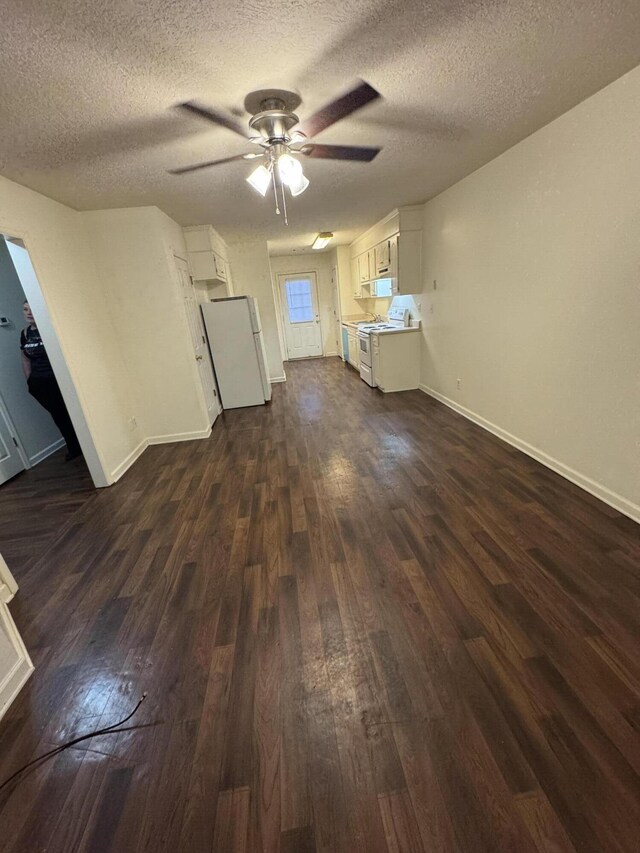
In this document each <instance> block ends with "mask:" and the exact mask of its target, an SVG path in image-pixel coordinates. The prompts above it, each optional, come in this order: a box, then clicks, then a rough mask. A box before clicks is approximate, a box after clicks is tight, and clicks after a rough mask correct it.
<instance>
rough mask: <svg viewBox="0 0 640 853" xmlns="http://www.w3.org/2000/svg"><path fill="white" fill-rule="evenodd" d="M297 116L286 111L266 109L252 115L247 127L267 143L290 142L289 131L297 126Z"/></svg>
mask: <svg viewBox="0 0 640 853" xmlns="http://www.w3.org/2000/svg"><path fill="white" fill-rule="evenodd" d="M298 121H299V119H298V116H297V115H296V114H295V113H291V112H288V111H287V110H284V109H281V108H278V109H267V110H263V111H262V112H260V113H257V115H254V116H253V117H252V118H251V120H250V121H249V127H250V128H251V129H252V130H255V131H257V132H258V133H259V134H260V135H261V136H262V137H263V138H264V139H266V140H267V141H268V142H273V141H277V140H284V141H286V142H288V141H289V140H290V138H291V137H290V136H289V131H290V130H291V128H292V127H294V126H295V125H296V124H298Z"/></svg>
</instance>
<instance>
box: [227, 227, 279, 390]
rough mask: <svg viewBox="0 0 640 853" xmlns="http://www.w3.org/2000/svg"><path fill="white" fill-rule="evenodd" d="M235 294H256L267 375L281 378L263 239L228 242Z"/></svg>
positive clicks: (266, 252)
mask: <svg viewBox="0 0 640 853" xmlns="http://www.w3.org/2000/svg"><path fill="white" fill-rule="evenodd" d="M227 251H228V258H229V263H230V264H231V271H232V275H233V290H234V293H235V294H236V296H255V297H256V299H257V301H258V307H259V309H260V318H261V320H262V332H263V335H264V344H265V348H266V351H267V361H268V363H269V364H268V369H269V379H270V380H271V381H272V382H281V381H282V380H283V379H284V378H285V375H284V368H283V365H282V350H281V349H280V338H279V335H278V325H277V321H276V308H275V304H274V301H273V288H272V286H271V267H270V265H269V252H268V250H267V244H266V242H264V241H263V242H247V243H232V244H230V245H229V246H227Z"/></svg>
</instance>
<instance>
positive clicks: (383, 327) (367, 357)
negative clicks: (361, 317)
mask: <svg viewBox="0 0 640 853" xmlns="http://www.w3.org/2000/svg"><path fill="white" fill-rule="evenodd" d="M409 322H410V318H409V309H408V308H390V309H389V314H388V316H387V320H386V322H382V323H366V324H364V325H361V326H358V345H359V347H360V378H361V379H363V380H364V381H365V382H366V383H367V385H370V386H371V387H372V388H375V387H377V384H378V383H377V382H376V377H375V372H374V369H373V359H372V356H371V348H372V343H371V332H376V333H379V332H399V331H401V330H402V329H406V328H407V326H408V325H409Z"/></svg>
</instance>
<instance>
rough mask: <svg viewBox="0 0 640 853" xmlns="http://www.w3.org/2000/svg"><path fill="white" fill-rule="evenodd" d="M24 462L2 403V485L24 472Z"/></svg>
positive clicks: (0, 474) (0, 418)
mask: <svg viewBox="0 0 640 853" xmlns="http://www.w3.org/2000/svg"><path fill="white" fill-rule="evenodd" d="M24 467H25V465H24V462H23V460H22V456H20V453H19V452H18V446H17V444H16V439H15V438H14V430H13V427H12V426H11V424H10V422H9V418H8V415H7V413H6V410H5V408H4V405H3V404H2V402H1V401H0V485H2V483H6V482H7V480H10V479H11V477H15V475H16V474H19V473H20V471H24Z"/></svg>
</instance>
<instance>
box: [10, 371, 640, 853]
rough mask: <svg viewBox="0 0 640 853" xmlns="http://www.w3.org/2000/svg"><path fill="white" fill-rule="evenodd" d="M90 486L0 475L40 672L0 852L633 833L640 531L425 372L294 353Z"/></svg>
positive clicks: (78, 470) (497, 846)
mask: <svg viewBox="0 0 640 853" xmlns="http://www.w3.org/2000/svg"><path fill="white" fill-rule="evenodd" d="M287 377H288V381H287V382H286V383H284V384H279V385H276V386H274V396H273V401H272V403H271V404H270V405H268V406H264V407H256V408H252V409H244V410H232V411H229V412H227V413H225V414H224V415H223V416H221V417H220V418H219V420H218V422H217V423H216V424H215V426H214V430H213V434H212V436H211V438H210V439H209V440H206V441H194V442H186V443H182V444H172V445H162V446H154V447H150V448H149V449H147V450H146V451H145V453H144V454H143V456H142V457H141V458H140V460H139V461H138V462H137V463H136V464H135V466H134V467H133V468H132V469H131V470H130V471H128V472H127V474H126V475H125V476H124V477H123V479H122V480H121V481H120V482H119V483H117V484H116V485H115V486H113V487H111V488H109V489H104V490H100V491H94V490H93V488H92V486H91V481H90V478H89V476H88V474H87V472H86V469H85V468H84V467H83V465H82V463H81V462H80V464H77V463H76V462H74V463H69V465H67V466H64V463H62V461H61V455H60V454H57V455H55V456H54V457H52V458H51V459H49V460H47V461H45V462H43V463H42V464H41V465H40V466H38V467H37V468H35V469H33V470H32V471H29V472H26V473H23V474H21V475H19V476H18V477H17V478H16V479H15V480H14V481H12V482H10V483H8V484H7V485H6V486H4V487H3V488H2V489H0V552H2V554H3V556H4V557H5V558H6V560H7V563H8V564H9V566H10V568H11V569H12V571H13V573H14V575H15V577H16V579H17V581H18V583H19V584H20V592H19V593H18V595H17V597H16V599H15V601H14V603H13V604H12V605H11V609H12V613H13V616H14V618H15V620H16V623H17V624H18V627H19V629H20V632H21V634H22V636H23V639H24V641H25V644H26V646H27V648H28V649H29V652H30V654H31V656H32V659H33V662H34V664H35V667H36V670H35V673H34V675H33V677H32V678H31V681H30V682H29V683H28V684H27V686H26V687H25V689H24V690H23V692H22V693H21V694H20V696H19V697H18V699H17V700H16V702H15V703H14V705H13V706H12V707H11V709H10V711H9V712H8V714H7V715H6V717H5V718H4V720H3V721H2V722H1V723H0V781H1V780H2V779H4V778H5V777H7V776H8V775H9V774H10V773H11V772H12V771H13V770H14V769H15V768H17V767H19V766H20V765H22V764H24V763H25V762H27V761H28V760H30V759H31V758H32V757H34V756H35V755H37V754H39V753H41V752H44V751H46V750H47V749H50V748H51V747H52V746H54V745H56V744H59V743H61V742H64V741H66V740H69V739H70V738H72V737H74V736H77V734H81V733H84V732H85V731H90V730H92V729H98V728H101V727H103V726H106V725H109V724H111V723H114V722H116V721H117V720H118V719H120V718H122V717H124V716H126V715H127V714H128V713H129V711H130V710H131V709H132V708H133V706H134V705H135V703H136V701H137V700H138V698H139V696H140V694H141V693H142V691H145V690H146V691H148V697H147V699H146V701H145V703H144V704H143V705H142V707H141V709H140V711H139V712H138V713H137V715H136V716H135V718H134V719H133V720H132V721H131V723H130V724H129V725H130V726H135V725H140V726H143V727H141V728H137V729H131V730H129V731H127V732H125V733H122V734H117V735H106V736H103V737H100V738H96V739H94V740H89V741H85V742H83V743H82V744H80V745H79V746H78V747H77V748H72V749H69V750H66V751H65V752H63V753H61V754H60V755H59V756H57V757H56V758H55V759H54V760H52V761H50V762H48V763H45V764H44V765H43V766H41V767H39V768H38V769H37V770H36V771H35V772H33V773H30V774H29V775H27V776H26V778H25V779H24V780H23V781H22V782H21V783H20V784H19V785H18V786H17V787H11V788H8V789H6V790H4V791H2V792H0V826H1V827H2V830H1V832H0V850H1V851H2V853H32V851H36V850H41V849H46V850H47V851H49V853H68V852H69V851H91V853H94V851H114V853H115V851H118V853H133V851H153V853H160V851H172V853H175V851H184V853H186V851H189V853H191V851H195V853H200V851H215V853H231V851H233V853H239V851H247V853H254V851H265V853H272V851H281V853H307V851H326V853H355V852H356V851H358V853H392V851H393V852H394V853H395V851H411V853H413V851H415V852H416V853H418V851H425V853H427V851H428V853H441V851H442V853H454V851H455V853H502V852H503V851H514V853H546V852H547V851H554V853H556V851H557V853H572V851H576V853H578V851H587V853H609V851H610V852H611V853H614V851H616V853H622V851H624V853H631V852H632V851H635V850H636V849H637V839H638V837H639V835H640V775H639V774H640V737H639V732H640V664H639V663H638V662H639V661H640V639H639V629H640V625H639V618H638V614H639V613H640V569H639V568H638V567H639V565H640V527H639V526H638V525H637V524H635V523H634V522H632V521H630V520H629V519H627V518H625V517H623V516H621V515H620V514H619V513H618V512H617V511H615V510H613V509H611V508H609V507H608V506H606V505H605V504H602V503H601V502H599V501H598V500H596V499H595V498H593V497H591V496H590V495H588V494H587V493H585V492H583V491H582V490H581V489H579V488H578V487H576V486H574V485H572V484H571V483H569V482H568V481H566V480H564V479H562V478H561V477H559V476H557V475H556V474H554V473H553V472H551V471H549V470H548V469H546V468H545V467H543V466H541V465H540V464H538V463H537V462H535V461H533V460H532V459H530V458H528V457H527V456H525V455H523V454H522V453H520V452H519V451H517V450H515V449H513V448H512V447H510V446H508V445H506V444H505V443H503V442H502V441H500V440H499V439H497V438H496V437H494V436H493V435H491V434H489V433H488V432H485V431H484V430H482V429H480V428H479V427H477V426H475V425H474V424H472V423H470V422H469V421H467V420H465V419H464V418H462V417H461V416H459V415H457V414H455V413H453V412H452V411H451V410H449V409H447V408H446V407H444V406H442V405H441V404H439V403H437V402H436V401H434V400H433V399H431V398H430V397H427V396H426V395H424V394H422V393H421V392H419V391H412V392H406V393H402V394H389V395H382V394H381V393H379V392H377V391H375V390H373V389H370V388H369V387H368V386H366V385H365V384H364V383H363V382H361V381H360V379H359V377H358V376H357V375H356V373H355V372H354V371H353V370H351V369H350V368H348V367H346V366H344V365H343V364H342V363H341V362H340V361H339V360H338V359H334V358H330V359H318V360H311V361H303V362H298V363H289V364H288V365H287Z"/></svg>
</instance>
